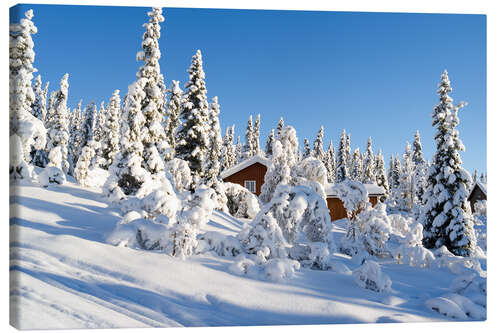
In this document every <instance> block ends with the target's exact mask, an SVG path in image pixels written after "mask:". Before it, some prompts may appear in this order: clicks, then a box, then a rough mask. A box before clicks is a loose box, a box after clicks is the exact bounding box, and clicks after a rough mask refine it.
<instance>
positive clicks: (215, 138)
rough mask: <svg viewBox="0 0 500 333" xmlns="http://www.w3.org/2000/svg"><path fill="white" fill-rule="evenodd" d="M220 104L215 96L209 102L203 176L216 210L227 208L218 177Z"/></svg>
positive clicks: (220, 148) (219, 167) (220, 146)
mask: <svg viewBox="0 0 500 333" xmlns="http://www.w3.org/2000/svg"><path fill="white" fill-rule="evenodd" d="M219 114H220V105H219V99H218V97H217V96H215V97H214V98H213V99H212V102H211V103H210V110H209V117H208V119H209V120H208V125H209V127H210V132H209V133H210V145H209V150H208V154H207V159H206V164H205V170H206V173H205V178H204V180H203V183H204V184H205V185H207V186H208V187H209V188H212V189H213V190H214V191H215V198H216V201H217V205H216V206H215V208H216V209H218V210H227V205H226V203H227V197H226V194H225V189H224V185H223V183H222V181H221V179H220V177H219V176H220V172H221V164H220V158H221V153H222V137H221V131H220V123H219Z"/></svg>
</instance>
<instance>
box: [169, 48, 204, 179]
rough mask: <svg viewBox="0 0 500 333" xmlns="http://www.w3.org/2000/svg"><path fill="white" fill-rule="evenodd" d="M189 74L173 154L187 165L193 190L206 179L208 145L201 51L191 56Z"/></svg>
mask: <svg viewBox="0 0 500 333" xmlns="http://www.w3.org/2000/svg"><path fill="white" fill-rule="evenodd" d="M188 73H189V81H188V82H187V83H186V86H185V89H184V95H183V97H182V109H181V113H180V118H181V119H182V124H181V126H180V127H179V128H178V130H177V146H176V147H175V153H176V157H178V158H180V159H183V160H185V161H186V162H188V163H189V168H190V169H191V173H192V176H193V186H195V185H196V184H197V183H198V182H199V181H200V180H201V179H202V178H203V177H204V176H205V171H206V170H204V168H203V166H204V164H205V159H206V156H207V153H208V146H209V144H210V140H209V131H210V128H209V126H208V102H207V89H206V87H205V72H204V71H203V60H202V57H201V51H200V50H198V51H197V52H196V54H195V55H194V56H193V58H192V62H191V66H190V68H189V70H188ZM193 189H194V188H193Z"/></svg>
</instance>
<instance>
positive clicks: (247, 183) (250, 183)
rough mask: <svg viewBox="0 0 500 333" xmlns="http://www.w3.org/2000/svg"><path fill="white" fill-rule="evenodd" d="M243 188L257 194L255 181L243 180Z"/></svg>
mask: <svg viewBox="0 0 500 333" xmlns="http://www.w3.org/2000/svg"><path fill="white" fill-rule="evenodd" d="M245 187H246V188H247V190H249V191H250V192H252V193H255V192H257V183H256V181H255V180H245Z"/></svg>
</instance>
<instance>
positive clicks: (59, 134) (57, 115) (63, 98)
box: [47, 73, 69, 173]
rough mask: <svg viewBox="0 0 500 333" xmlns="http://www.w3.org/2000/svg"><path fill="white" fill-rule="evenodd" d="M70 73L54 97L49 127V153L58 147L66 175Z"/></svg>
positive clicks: (67, 169) (67, 165)
mask: <svg viewBox="0 0 500 333" xmlns="http://www.w3.org/2000/svg"><path fill="white" fill-rule="evenodd" d="M68 76H69V75H68V73H66V74H64V76H63V77H62V79H61V82H60V88H59V90H58V91H57V92H56V94H55V95H54V102H53V104H52V105H51V109H50V111H49V114H51V119H50V123H48V124H47V125H48V126H47V131H48V132H47V134H48V138H47V152H48V153H49V154H50V151H51V150H52V149H54V148H56V147H60V150H61V158H62V161H61V168H62V171H63V172H64V173H67V172H68V171H69V162H68V141H69V109H68V106H67V101H68V87H69V85H68Z"/></svg>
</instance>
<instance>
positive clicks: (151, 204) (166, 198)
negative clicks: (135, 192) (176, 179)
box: [140, 190, 181, 221]
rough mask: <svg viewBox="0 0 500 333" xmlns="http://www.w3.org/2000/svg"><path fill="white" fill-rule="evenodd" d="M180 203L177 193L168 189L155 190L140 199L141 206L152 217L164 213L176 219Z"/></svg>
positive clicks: (171, 218)
mask: <svg viewBox="0 0 500 333" xmlns="http://www.w3.org/2000/svg"><path fill="white" fill-rule="evenodd" d="M180 205H181V203H180V201H179V199H178V198H177V196H176V195H175V193H173V191H172V192H169V191H168V190H167V191H165V190H155V191H153V192H151V193H150V194H149V195H147V196H146V197H144V198H143V199H141V201H140V208H141V209H142V210H144V211H146V212H147V213H148V217H149V218H151V219H154V218H156V217H157V216H159V215H163V216H166V217H168V218H169V219H170V220H173V221H175V216H176V213H177V211H178V210H179V209H180Z"/></svg>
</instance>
